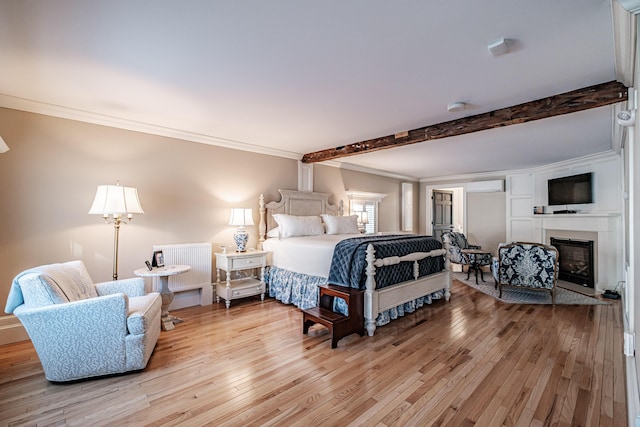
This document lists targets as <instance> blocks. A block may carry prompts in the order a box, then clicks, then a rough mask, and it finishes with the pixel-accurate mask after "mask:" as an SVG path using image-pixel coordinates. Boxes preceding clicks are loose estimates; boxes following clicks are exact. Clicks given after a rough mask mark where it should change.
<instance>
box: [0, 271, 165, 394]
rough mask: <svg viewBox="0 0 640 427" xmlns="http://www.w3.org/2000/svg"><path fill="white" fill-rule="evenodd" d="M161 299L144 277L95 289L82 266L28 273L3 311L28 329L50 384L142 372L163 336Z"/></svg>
mask: <svg viewBox="0 0 640 427" xmlns="http://www.w3.org/2000/svg"><path fill="white" fill-rule="evenodd" d="M161 306H162V299H161V297H160V294H159V293H157V292H151V293H149V294H145V291H144V280H143V279H142V278H139V277H138V278H134V279H124V280H116V281H111V282H104V283H96V284H94V283H93V281H92V280H91V277H90V276H89V273H88V272H87V269H86V268H85V266H84V264H83V263H82V261H71V262H67V263H62V264H50V265H43V266H40V267H36V268H33V269H30V270H27V271H24V272H22V273H20V274H18V275H17V276H16V278H15V279H14V280H13V283H12V285H11V290H10V292H9V298H8V300H7V305H6V307H5V311H6V312H7V313H9V314H12V313H13V314H14V315H15V316H16V317H18V319H20V322H22V324H23V325H24V327H25V329H26V330H27V333H28V334H29V338H31V341H32V342H33V345H34V347H35V349H36V352H37V353H38V357H39V358H40V362H41V363H42V367H43V368H44V373H45V377H46V378H47V379H48V380H49V381H55V382H61V381H73V380H77V379H81V378H87V377H94V376H101V375H109V374H118V373H122V372H127V371H132V370H139V369H143V368H144V367H145V366H146V365H147V362H148V360H149V358H150V357H151V353H152V352H153V349H154V347H155V345H156V342H157V340H158V337H159V336H160V315H161Z"/></svg>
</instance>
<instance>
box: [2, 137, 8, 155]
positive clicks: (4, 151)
mask: <svg viewBox="0 0 640 427" xmlns="http://www.w3.org/2000/svg"><path fill="white" fill-rule="evenodd" d="M7 151H9V146H8V145H7V143H6V142H4V139H2V137H1V136H0V153H6V152H7Z"/></svg>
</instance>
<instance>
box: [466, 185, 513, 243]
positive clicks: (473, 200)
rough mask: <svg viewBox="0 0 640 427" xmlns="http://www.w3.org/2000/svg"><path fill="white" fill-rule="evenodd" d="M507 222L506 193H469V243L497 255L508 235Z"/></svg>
mask: <svg viewBox="0 0 640 427" xmlns="http://www.w3.org/2000/svg"><path fill="white" fill-rule="evenodd" d="M506 224H507V222H506V193H504V192H500V193H467V238H468V240H469V243H471V244H474V245H481V246H482V249H485V250H487V251H491V253H492V254H493V255H497V249H498V245H499V244H500V243H504V242H505V239H506V236H507V226H506Z"/></svg>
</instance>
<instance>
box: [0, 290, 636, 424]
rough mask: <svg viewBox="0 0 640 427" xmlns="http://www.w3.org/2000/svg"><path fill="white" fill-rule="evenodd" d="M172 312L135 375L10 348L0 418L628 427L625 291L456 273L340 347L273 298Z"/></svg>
mask: <svg viewBox="0 0 640 427" xmlns="http://www.w3.org/2000/svg"><path fill="white" fill-rule="evenodd" d="M488 286H489V284H488ZM173 314H174V315H177V316H179V317H181V318H183V319H184V323H181V324H178V325H176V329H175V330H173V331H166V332H162V333H161V336H160V340H159V341H158V345H157V347H156V349H155V352H154V354H153V356H152V357H151V360H150V363H149V365H148V366H147V368H146V369H145V370H144V371H142V372H136V373H132V374H128V375H122V376H115V377H107V378H101V379H93V380H88V381H82V382H77V383H73V384H52V383H49V382H48V381H47V380H45V378H44V375H43V373H42V369H41V367H40V364H39V362H38V358H37V356H36V354H35V351H34V350H33V347H32V346H31V344H30V343H29V342H23V343H17V344H11V345H5V346H2V347H0V423H1V424H2V425H38V426H44V425H82V426H89V425H91V426H97V425H107V424H108V425H112V426H138V425H140V426H142V425H145V426H160V425H180V424H182V425H189V426H199V425H216V426H249V425H286V426H290V425H302V426H317V425H331V426H344V425H354V426H359V425H371V426H374V425H379V426H385V425H386V426H408V425H417V426H425V425H451V426H465V425H474V424H475V425H478V426H500V425H523V426H529V425H540V426H542V425H560V426H561V425H565V426H569V425H573V426H577V425H583V426H597V425H602V426H609V425H613V426H624V425H626V403H625V385H624V384H625V382H624V381H625V380H624V378H625V375H624V361H623V354H622V326H621V307H620V302H617V301H614V302H613V304H611V305H606V306H605V305H599V306H555V307H552V306H534V305H508V304H503V303H500V302H498V301H496V300H494V299H493V298H491V297H488V296H486V295H484V294H482V293H479V292H477V291H474V290H473V289H471V288H469V287H467V286H465V285H463V284H461V283H459V282H455V281H454V285H453V295H452V298H451V301H450V302H448V303H447V302H444V301H441V302H438V303H436V304H434V305H432V306H428V307H424V308H422V309H420V310H418V311H417V312H416V313H413V314H410V315H408V316H406V317H404V318H403V319H402V320H399V321H396V322H393V323H392V324H390V325H387V326H384V327H381V328H379V329H378V330H377V331H376V335H375V336H374V337H364V338H361V337H359V336H357V335H351V336H349V337H347V338H345V339H343V340H341V341H340V342H339V343H338V348H337V349H335V350H331V348H330V341H329V336H328V335H327V333H326V332H325V330H324V329H321V328H320V327H318V326H317V325H316V326H314V327H313V328H312V330H311V332H310V334H309V336H305V335H303V334H302V315H301V313H300V312H299V311H298V310H297V309H295V308H294V307H292V306H286V305H283V304H281V303H279V302H276V301H274V300H266V301H264V302H260V300H259V299H258V298H255V299H252V298H249V299H245V300H239V301H233V303H232V305H231V309H229V310H226V309H225V308H224V303H220V304H214V305H213V306H208V307H192V308H188V309H183V310H178V311H175V312H174V313H173Z"/></svg>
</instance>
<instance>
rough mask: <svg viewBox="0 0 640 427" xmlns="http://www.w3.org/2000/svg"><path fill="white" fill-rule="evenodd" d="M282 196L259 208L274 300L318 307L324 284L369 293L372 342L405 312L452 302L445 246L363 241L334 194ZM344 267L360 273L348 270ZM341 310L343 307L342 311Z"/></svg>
mask: <svg viewBox="0 0 640 427" xmlns="http://www.w3.org/2000/svg"><path fill="white" fill-rule="evenodd" d="M279 192H280V196H281V197H280V201H278V202H270V203H267V204H265V202H264V197H263V196H261V197H260V202H259V205H260V223H259V226H258V230H259V247H260V248H262V249H264V250H265V251H268V252H269V256H268V266H269V268H268V273H267V277H266V280H267V283H268V284H269V295H270V296H271V297H274V298H276V299H278V300H280V301H282V302H283V303H286V304H294V305H296V306H297V307H299V308H301V309H306V308H310V307H314V306H316V305H317V303H318V286H319V285H322V284H326V283H329V282H331V283H333V284H339V285H342V286H350V287H358V288H360V289H364V292H365V296H364V317H365V328H366V330H367V333H368V335H369V336H373V334H374V332H375V330H376V327H377V326H382V325H384V324H387V323H388V322H389V321H391V320H393V319H395V318H397V317H399V316H402V315H403V314H404V312H412V311H414V310H415V309H417V308H419V307H421V306H422V305H424V304H430V303H431V302H432V300H434V299H439V298H445V300H447V301H448V300H449V298H450V295H451V293H450V288H451V274H450V270H449V262H448V260H447V258H446V251H445V250H444V249H443V248H442V245H441V244H440V242H438V241H436V240H435V239H433V238H431V237H429V236H418V235H406V234H405V235H400V234H398V235H381V236H362V235H361V234H359V233H358V232H357V230H354V229H353V227H352V226H351V225H345V224H350V222H351V220H350V219H349V217H345V216H343V209H342V203H340V204H339V205H337V206H336V205H331V204H329V202H328V199H329V196H330V195H329V194H327V193H317V192H302V191H293V190H279ZM319 218H322V220H319ZM278 221H280V223H278ZM289 221H292V223H293V224H294V225H293V226H291V224H290V223H289ZM353 221H355V219H354V220H353ZM318 223H320V224H321V226H322V229H319V228H318ZM336 224H337V225H336ZM291 230H294V231H293V232H291ZM283 233H284V234H283ZM336 249H338V250H336ZM345 251H347V252H345ZM377 252H378V255H376V253H377ZM346 253H348V254H349V255H348V257H353V260H352V261H351V260H350V261H348V262H344V260H347V259H350V258H347V255H345V254H346ZM340 260H343V262H342V264H344V266H346V267H347V268H350V266H354V267H353V268H352V269H350V270H349V271H346V270H340V268H339V267H338V266H336V264H340ZM332 266H334V267H333V269H332ZM396 269H397V270H398V271H399V272H397V273H396V272H395V271H396ZM376 275H377V276H378V277H376ZM378 282H380V283H378ZM383 285H384V286H383ZM341 309H344V307H340V304H338V306H337V307H336V310H337V311H340V310H341Z"/></svg>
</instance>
